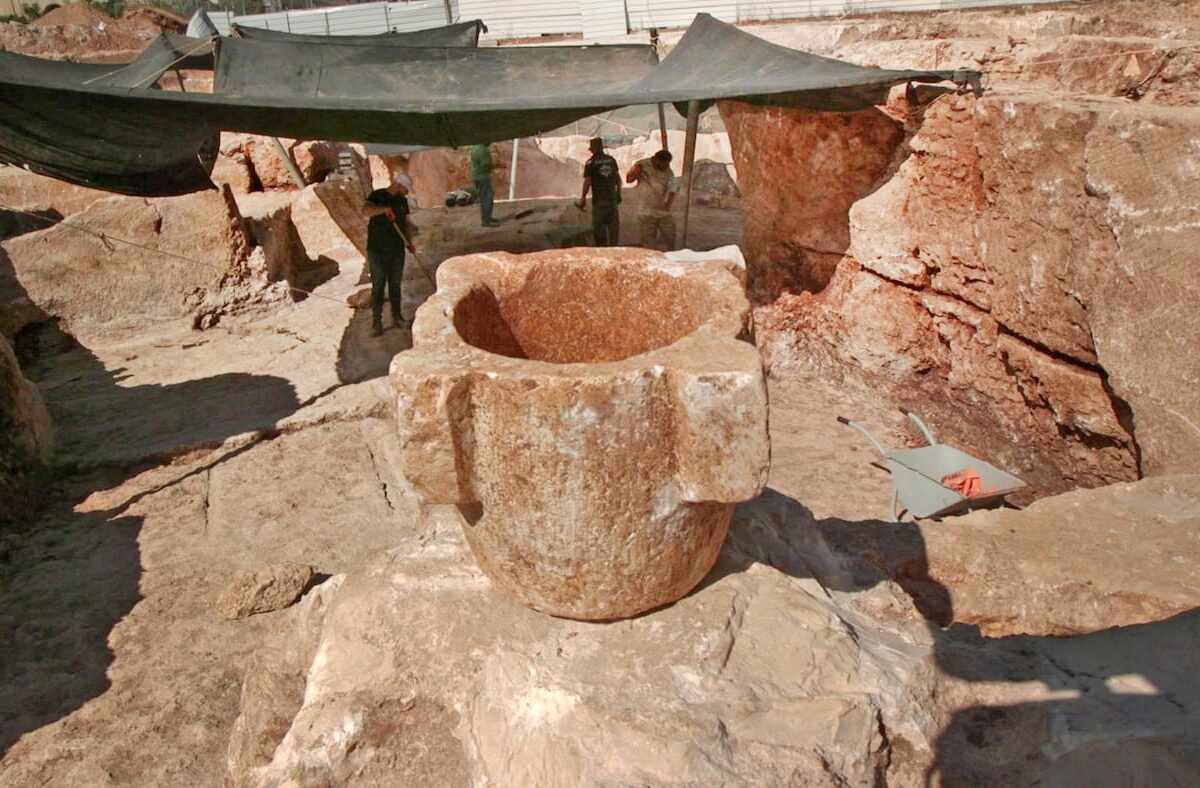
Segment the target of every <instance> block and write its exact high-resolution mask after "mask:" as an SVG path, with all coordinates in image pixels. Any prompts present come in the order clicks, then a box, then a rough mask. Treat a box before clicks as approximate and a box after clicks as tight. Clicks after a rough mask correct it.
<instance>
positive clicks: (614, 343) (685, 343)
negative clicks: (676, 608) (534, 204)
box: [391, 249, 768, 619]
mask: <svg viewBox="0 0 1200 788" xmlns="http://www.w3.org/2000/svg"><path fill="white" fill-rule="evenodd" d="M714 254H715V255H716V257H715V259H711V260H698V259H691V260H688V261H686V262H685V261H684V260H683V259H682V258H681V257H679V256H677V257H676V258H675V259H671V258H670V257H669V256H667V257H664V256H662V255H660V254H658V253H654V252H648V251H644V250H630V249H616V250H605V251H600V250H595V249H571V250H562V251H553V252H543V253H537V254H531V255H526V256H514V255H508V254H498V253H497V254H481V255H471V256H467V257H460V258H456V259H453V260H451V261H447V262H446V263H444V264H443V265H442V267H441V268H439V270H438V291H437V293H436V294H435V295H434V296H433V297H432V298H431V299H430V300H429V301H428V302H427V303H426V304H425V305H424V306H423V307H422V308H421V309H420V310H419V311H418V313H417V321H416V325H415V327H414V331H413V344H414V347H413V349H412V350H411V351H407V352H405V353H402V354H400V355H399V356H397V357H396V359H395V360H394V361H393V363H392V371H391V379H392V385H393V386H394V388H395V389H396V391H397V393H398V404H397V417H398V419H399V422H400V430H401V433H402V437H403V443H404V472H405V475H406V476H407V477H408V478H409V480H410V481H411V482H412V483H413V485H414V486H415V487H416V489H417V491H418V492H419V493H420V494H421V495H422V496H423V497H424V498H425V500H426V501H427V502H431V503H454V504H458V505H459V507H460V510H461V511H462V512H463V514H464V516H465V517H466V519H467V521H468V523H469V525H468V526H467V529H466V533H467V540H468V542H469V543H470V545H471V548H472V550H473V551H474V553H475V555H476V558H477V559H478V561H479V564H480V566H481V567H482V568H483V570H484V571H485V572H486V573H487V574H488V576H489V577H491V579H492V580H493V581H494V582H495V583H496V584H497V585H498V586H499V587H500V588H501V589H503V590H504V591H506V592H507V593H509V594H510V595H512V596H514V597H516V598H518V599H520V600H521V601H523V602H525V603H526V604H528V605H530V606H532V607H534V608H536V609H538V610H542V611H544V612H548V613H552V614H555V615H562V616H569V617H574V618H584V619H605V618H614V617H621V616H631V615H635V614H637V613H640V612H643V611H645V610H649V609H651V608H654V607H657V606H660V605H663V604H666V603H669V602H673V601H675V600H677V599H679V598H680V597H681V596H683V595H684V594H686V593H687V592H688V591H690V590H691V589H692V588H693V587H694V586H695V585H696V583H698V582H699V581H700V579H701V578H703V577H704V575H705V574H706V573H707V572H708V570H709V569H710V568H711V567H712V564H713V562H714V561H715V560H716V556H717V553H718V551H719V550H720V547H721V543H722V540H723V539H724V537H725V532H726V529H727V527H728V523H729V516H730V512H731V510H732V503H733V502H735V501H741V500H746V499H749V498H752V497H754V496H755V495H757V494H758V492H759V491H760V490H761V489H762V486H763V484H764V482H765V480H766V471H767V465H768V439H767V433H766V389H765V385H764V381H763V375H762V365H761V362H760V360H759V356H758V351H757V350H756V349H755V348H754V346H753V345H751V344H749V343H748V342H746V341H743V340H742V339H741V337H745V336H747V334H748V330H749V320H750V308H749V304H748V302H747V301H746V298H745V295H744V294H743V290H742V286H741V284H740V282H739V281H738V279H737V278H736V277H735V276H734V275H732V274H731V272H730V271H729V270H728V269H727V268H726V265H725V264H722V263H721V262H719V260H720V259H721V257H722V256H728V255H729V254H733V255H737V252H736V250H726V251H725V252H724V253H722V252H716V253H714ZM692 257H694V256H692Z"/></svg>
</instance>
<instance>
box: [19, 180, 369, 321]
mask: <svg viewBox="0 0 1200 788" xmlns="http://www.w3.org/2000/svg"><path fill="white" fill-rule="evenodd" d="M0 210H5V211H12V212H13V213H19V214H23V215H25V216H30V217H33V218H34V219H37V220H39V221H42V222H45V223H46V225H47V227H66V228H67V229H69V230H74V231H75V232H77V233H82V234H84V235H90V236H93V237H94V238H96V239H98V240H99V241H100V243H101V244H103V245H104V247H105V248H106V249H108V250H109V251H116V247H114V246H113V242H114V241H116V242H117V243H122V244H125V245H126V246H132V247H133V248H135V249H141V250H143V251H146V252H151V253H153V254H159V255H162V256H164V257H174V258H175V259H176V260H182V261H184V262H186V263H192V264H193V265H198V266H200V267H201V268H208V269H211V270H213V271H216V272H218V273H221V274H225V273H228V271H229V269H228V268H226V267H224V266H218V265H216V264H214V263H209V262H206V261H204V260H199V259H197V258H195V257H188V256H187V255H183V254H179V253H178V252H172V251H169V250H167V249H159V248H157V247H154V246H147V245H145V244H140V243H137V242H136V241H130V240H128V239H125V238H120V237H118V236H115V235H111V234H110V233H108V232H107V231H106V230H93V229H92V228H91V227H82V226H80V225H77V224H71V223H70V222H67V221H55V220H54V219H50V218H48V217H46V216H42V215H41V214H37V213H33V212H32V211H26V210H23V209H21V208H14V207H12V206H9V205H5V204H3V203H0ZM206 289H208V290H212V289H214V288H213V286H212V285H210V286H208V287H207V288H206ZM287 289H288V290H290V291H292V292H295V293H304V294H305V295H310V296H313V297H315V298H324V299H325V300H326V301H334V302H336V303H339V304H341V305H343V306H349V304H347V303H346V302H345V301H344V300H343V299H340V298H333V297H331V296H327V295H323V294H321V293H314V292H313V291H312V290H305V289H304V288H303V287H294V286H292V285H291V284H288V285H287Z"/></svg>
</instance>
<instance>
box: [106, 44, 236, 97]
mask: <svg viewBox="0 0 1200 788" xmlns="http://www.w3.org/2000/svg"><path fill="white" fill-rule="evenodd" d="M216 39H217V36H209V37H208V38H205V39H203V40H202V41H201V42H200V43H199V44H196V46H195V47H194V48H193V49H189V50H188V51H187V52H184V53H183V54H182V55H180V56H179V57H177V58H175V59H174V60H172V61H171V62H170V63H168V64H167V65H166V66H164V67H163V73H166V72H167V71H170V70H171V67H172V66H174V65H175V64H176V63H182V62H183V61H185V60H187V59H188V58H189V57H191V56H192V55H194V54H196V53H197V52H199V51H200V50H201V49H204V47H205V46H211V45H212V42H213V41H215V40H216ZM136 65H139V64H138V61H137V60H133V61H130V62H129V63H126V64H124V65H123V66H121V67H120V68H118V69H114V70H113V71H109V72H108V73H107V74H99V75H97V76H94V77H92V78H91V79H85V80H84V81H83V83H82V84H84V85H90V84H92V83H93V82H95V81H96V80H98V79H107V78H109V77H111V76H115V75H117V74H120V73H121V72H122V71H126V70H128V69H130V68H132V67H133V66H136ZM161 76H162V75H161V74H160V75H159V76H157V77H155V78H154V80H153V81H155V82H157V81H158V79H159V78H160V77H161ZM145 81H146V80H145V78H143V79H139V80H138V81H137V82H135V83H134V84H132V85H130V87H134V88H140V87H144V86H143V85H141V84H138V83H140V82H145ZM146 84H150V83H149V82H147V83H146Z"/></svg>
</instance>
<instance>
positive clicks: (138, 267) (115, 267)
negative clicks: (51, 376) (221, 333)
mask: <svg viewBox="0 0 1200 788" xmlns="http://www.w3.org/2000/svg"><path fill="white" fill-rule="evenodd" d="M2 248H3V251H4V253H5V254H6V255H7V258H8V261H9V263H10V264H11V267H12V271H13V273H14V275H15V277H16V280H17V281H18V282H19V284H20V288H21V289H20V290H18V291H16V292H13V291H7V292H6V297H7V298H8V299H9V301H10V302H12V303H17V302H22V303H23V302H24V301H25V300H27V301H28V302H29V303H30V304H32V305H33V306H35V307H37V309H39V310H40V311H41V312H43V313H44V314H47V315H52V316H54V317H57V318H59V319H60V320H61V321H62V328H63V329H64V330H66V331H68V332H69V333H71V334H73V335H76V336H79V335H81V334H87V333H96V332H106V333H113V332H122V331H129V330H135V331H143V330H145V328H146V325H147V321H150V322H156V321H171V320H191V321H192V322H194V323H195V324H196V325H211V324H213V323H214V322H216V320H218V319H219V318H220V316H222V315H230V314H236V313H239V312H244V311H246V310H248V309H252V308H255V307H256V306H259V305H263V304H270V303H275V302H278V301H281V300H286V299H288V298H289V295H288V292H287V288H286V286H281V285H278V284H272V283H271V281H270V278H269V276H268V274H267V260H266V256H265V254H264V252H263V250H262V249H261V247H260V248H255V249H252V248H251V243H250V240H249V238H248V237H247V235H246V232H245V229H244V227H243V223H242V218H241V216H240V215H239V213H238V210H237V207H236V205H234V203H233V201H232V198H231V197H230V196H229V195H228V193H225V194H222V193H218V192H200V193H197V194H192V195H187V196H184V197H166V198H156V199H142V198H136V197H109V198H106V199H102V200H99V201H97V202H95V203H93V204H92V205H90V206H89V207H88V208H86V209H84V210H83V211H82V212H80V213H78V214H74V215H72V216H70V217H68V219H67V220H66V221H63V222H60V223H59V224H56V225H54V226H52V227H50V228H48V229H46V230H42V231H39V232H34V233H27V234H25V235H22V236H19V237H17V238H13V239H10V240H8V241H5V242H4V243H3V246H2ZM22 291H23V292H22ZM14 299H15V300H14ZM18 305H19V304H18ZM134 305H136V308H133V306H134ZM5 306H9V303H6V304H5ZM22 313H29V310H28V309H26V310H23V312H22ZM29 314H30V315H32V313H29ZM26 319H27V320H32V319H34V317H32V316H30V317H27V318H26ZM21 327H22V326H21V325H12V326H8V327H7V328H6V330H7V331H9V332H15V331H18V330H20V328H21Z"/></svg>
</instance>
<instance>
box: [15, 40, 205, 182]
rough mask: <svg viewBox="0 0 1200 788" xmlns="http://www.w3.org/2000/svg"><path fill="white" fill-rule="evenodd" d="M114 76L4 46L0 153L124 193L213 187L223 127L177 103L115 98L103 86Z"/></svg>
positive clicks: (107, 69)
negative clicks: (143, 106) (197, 119)
mask: <svg viewBox="0 0 1200 788" xmlns="http://www.w3.org/2000/svg"><path fill="white" fill-rule="evenodd" d="M114 79H116V76H115V75H114V69H113V66H111V65H92V64H85V63H61V62H53V61H46V60H39V59H38V58H31V57H27V56H25V55H18V54H14V53H11V52H0V161H4V162H8V163H10V164H17V165H23V166H27V167H29V169H31V170H33V171H34V172H39V173H41V174H43V175H49V176H51V177H54V178H58V179H60V180H64V181H68V182H70V183H77V184H80V185H82V186H91V187H94V188H97V189H104V190H106V191H112V192H119V193H121V194H136V195H141V196H147V197H154V196H164V195H171V194H187V193H189V192H194V191H198V190H200V189H206V188H212V182H211V181H210V180H209V173H211V172H212V166H213V163H214V162H215V161H216V154H217V147H218V144H219V139H220V131H219V129H216V128H214V127H213V126H211V125H209V124H206V123H200V124H196V123H194V122H192V120H191V119H190V118H189V116H188V113H186V112H181V111H178V110H175V111H170V112H162V111H158V110H157V109H155V108H154V106H153V105H151V106H150V107H148V108H147V111H145V112H140V111H138V109H137V108H136V107H127V106H124V105H121V104H114V96H113V95H112V94H111V93H108V92H101V88H103V89H104V90H105V91H111V90H113V88H112V87H110V86H111V85H113V80H114ZM63 84H66V85H72V86H74V87H73V89H67V90H64V89H62V88H61V87H58V86H60V85H63ZM92 86H96V87H92ZM137 92H139V93H144V94H147V95H154V94H162V93H165V92H166V91H161V90H149V89H142V90H139V91H137Z"/></svg>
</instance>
